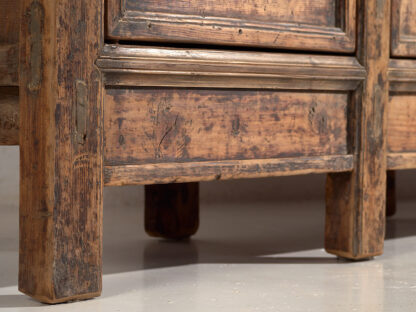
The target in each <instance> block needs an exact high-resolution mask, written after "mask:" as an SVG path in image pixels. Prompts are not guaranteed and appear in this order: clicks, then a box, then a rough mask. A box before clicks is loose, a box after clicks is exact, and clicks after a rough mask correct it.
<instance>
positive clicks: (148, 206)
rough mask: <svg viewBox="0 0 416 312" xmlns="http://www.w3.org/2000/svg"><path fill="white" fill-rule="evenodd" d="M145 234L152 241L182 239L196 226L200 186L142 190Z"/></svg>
mask: <svg viewBox="0 0 416 312" xmlns="http://www.w3.org/2000/svg"><path fill="white" fill-rule="evenodd" d="M144 219H145V230H146V232H147V234H149V235H150V236H153V237H161V238H168V239H184V238H188V237H190V236H192V235H194V234H195V233H196V231H197V230H198V226H199V184H198V183H175V184H163V185H146V186H145V218H144Z"/></svg>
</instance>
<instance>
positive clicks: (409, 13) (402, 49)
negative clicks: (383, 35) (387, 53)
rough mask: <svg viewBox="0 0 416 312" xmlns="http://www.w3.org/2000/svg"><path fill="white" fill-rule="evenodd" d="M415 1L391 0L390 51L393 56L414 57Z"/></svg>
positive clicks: (415, 55) (415, 36) (415, 46)
mask: <svg viewBox="0 0 416 312" xmlns="http://www.w3.org/2000/svg"><path fill="white" fill-rule="evenodd" d="M415 16H416V3H415V1H414V0H392V27H391V51H392V55H393V56H406V57H416V19H415Z"/></svg>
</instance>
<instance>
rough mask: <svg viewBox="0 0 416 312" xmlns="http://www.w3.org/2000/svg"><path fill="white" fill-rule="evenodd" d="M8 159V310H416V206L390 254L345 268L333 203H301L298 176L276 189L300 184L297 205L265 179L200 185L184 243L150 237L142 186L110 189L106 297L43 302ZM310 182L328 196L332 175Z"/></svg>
mask: <svg viewBox="0 0 416 312" xmlns="http://www.w3.org/2000/svg"><path fill="white" fill-rule="evenodd" d="M0 156H1V157H0V163H1V160H2V159H7V161H6V162H3V163H6V164H7V166H3V167H2V170H0V171H1V172H0V199H1V200H0V312H2V311H31V310H33V311H76V312H78V311H88V312H90V311H92V312H95V311H128V312H130V311H133V312H134V311H145V312H153V311H156V312H165V311H169V312H175V311H180V312H188V311H189V312H198V311H209V312H221V311H227V312H234V311H236V312H244V311H301V312H306V311H319V312H326V311H330V312H342V311H348V312H350V311H365V312H371V311H377V312H380V311H394V312H397V311H416V261H415V259H416V200H412V201H410V200H407V201H400V202H399V205H398V214H397V215H396V216H395V217H393V218H391V219H389V220H388V224H387V241H386V244H385V253H384V255H383V256H381V257H377V258H376V259H374V260H372V261H365V262H356V263H351V262H345V261H341V260H337V259H336V258H335V257H333V256H331V255H327V254H326V253H325V252H324V251H323V250H322V247H323V235H324V234H323V231H324V203H323V201H317V200H316V199H315V200H300V198H302V197H303V198H305V197H306V198H307V197H308V196H309V195H310V194H309V195H308V196H304V195H305V192H306V191H307V187H308V186H305V184H306V185H307V183H305V181H307V180H300V178H299V180H297V178H293V179H281V180H279V182H278V183H280V186H279V187H284V184H285V183H288V184H289V183H296V182H297V181H301V182H299V183H300V184H299V199H297V198H296V199H294V198H293V197H292V200H287V201H285V202H282V201H279V199H278V198H281V197H284V194H281V195H279V196H277V197H276V198H275V199H274V200H271V198H267V196H265V195H266V194H265V193H262V192H261V189H259V188H256V186H257V185H261V184H262V185H263V188H267V186H268V185H269V184H270V183H269V182H267V181H265V180H263V181H254V182H253V183H246V184H244V185H240V186H239V187H236V184H232V183H225V184H221V183H219V182H216V183H217V184H215V183H214V184H202V186H201V197H202V198H203V200H202V205H201V206H202V207H201V227H200V231H199V232H198V234H197V235H196V236H195V237H194V239H192V240H190V241H188V242H182V243H177V242H167V241H160V240H156V239H152V238H149V237H147V236H146V234H145V233H144V230H143V218H142V214H143V198H142V197H143V196H142V195H143V194H142V192H143V188H137V187H126V188H109V189H106V190H105V200H104V202H105V207H104V260H103V262H104V281H103V285H104V287H103V294H102V296H101V297H100V298H97V299H94V300H88V301H83V302H75V303H70V304H61V305H55V306H47V305H42V304H39V303H37V302H36V301H34V300H32V299H30V298H29V297H26V296H24V295H22V294H20V293H19V292H18V291H17V286H16V285H17V259H18V200H17V198H18V197H17V190H18V178H17V177H18V172H17V171H18V170H17V167H18V165H17V164H18V161H17V159H18V153H17V150H16V149H14V150H13V149H12V150H6V151H5V150H3V151H0ZM3 168H5V169H7V170H5V169H3ZM309 181H312V184H313V183H317V184H322V187H321V185H319V187H318V189H321V188H323V182H324V179H323V177H322V179H321V178H319V179H315V180H313V179H312V180H309ZM409 181H412V180H411V179H409ZM413 181H414V179H413ZM268 183H269V184H268ZM276 185H277V184H276ZM241 186H243V189H244V191H243V193H240V194H239V190H240V192H241V190H242V188H241ZM292 186H293V185H292ZM268 187H270V185H269V186H268ZM272 187H273V186H272ZM404 187H412V188H414V184H413V185H407V186H406V185H405V186H404ZM250 188H253V189H250ZM309 190H312V189H309ZM291 192H293V190H292V191H291ZM268 193H270V191H268ZM306 193H307V192H306ZM310 193H311V194H312V192H310ZM315 193H316V192H315ZM215 194H220V198H219V199H218V198H216V196H215ZM309 197H310V196H309ZM288 198H290V197H288ZM315 198H322V199H323V194H320V195H319V196H318V197H315Z"/></svg>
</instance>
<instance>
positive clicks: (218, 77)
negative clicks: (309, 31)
mask: <svg viewBox="0 0 416 312" xmlns="http://www.w3.org/2000/svg"><path fill="white" fill-rule="evenodd" d="M97 65H98V66H99V67H100V69H101V70H102V71H103V72H104V75H105V83H106V85H108V86H170V87H180V86H183V87H189V86H192V87H217V88H256V87H258V88H262V89H286V90H287V89H297V90H320V91H322V90H337V91H341V90H355V89H356V88H357V86H358V85H359V83H360V82H361V81H362V80H363V79H364V77H365V70H364V68H363V67H362V66H361V65H360V64H359V63H358V62H357V60H356V59H355V58H353V57H340V56H320V55H302V54H283V53H264V52H241V51H239V52H230V51H226V50H200V49H199V50H198V49H176V48H156V47H134V46H118V45H106V46H105V47H104V51H103V55H102V56H101V57H100V59H99V60H98V61H97Z"/></svg>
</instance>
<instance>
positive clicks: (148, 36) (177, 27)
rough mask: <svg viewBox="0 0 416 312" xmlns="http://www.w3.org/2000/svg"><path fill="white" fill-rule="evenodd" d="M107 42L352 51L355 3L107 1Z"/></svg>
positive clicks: (297, 0) (352, 0) (325, 0)
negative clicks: (185, 43) (141, 41)
mask: <svg viewBox="0 0 416 312" xmlns="http://www.w3.org/2000/svg"><path fill="white" fill-rule="evenodd" d="M107 10H108V18H107V34H106V36H107V38H110V39H116V40H146V41H162V42H187V43H198V44H220V45H239V46H257V47H273V48H289V49H301V50H305V49H312V50H321V51H333V52H353V51H354V49H355V30H356V26H355V21H356V19H355V14H356V0H345V1H338V0H337V1H333V0H279V1H267V0H255V1H254V0H250V1H247V0H233V1H227V2H223V1H222V2H221V1H218V0H212V1H202V0H193V1H183V0H175V1H167V0H163V1H154V0H145V1H136V0H109V1H108V5H107Z"/></svg>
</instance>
